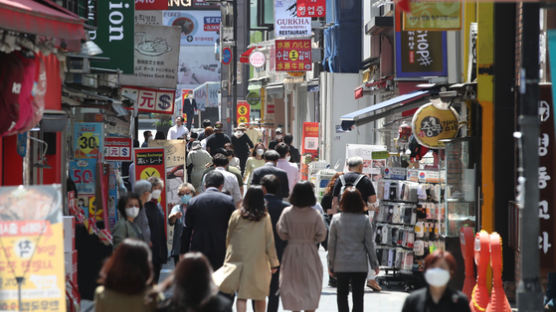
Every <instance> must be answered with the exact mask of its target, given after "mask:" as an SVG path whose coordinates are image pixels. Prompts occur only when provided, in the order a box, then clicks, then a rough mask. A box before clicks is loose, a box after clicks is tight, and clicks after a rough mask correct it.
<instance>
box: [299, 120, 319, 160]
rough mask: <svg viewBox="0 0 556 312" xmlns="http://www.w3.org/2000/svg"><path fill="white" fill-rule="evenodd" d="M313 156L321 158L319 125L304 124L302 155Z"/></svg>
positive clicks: (316, 123) (313, 123)
mask: <svg viewBox="0 0 556 312" xmlns="http://www.w3.org/2000/svg"><path fill="white" fill-rule="evenodd" d="M305 154H312V155H313V157H318V156H319V123H318V122H304V123H303V141H302V142H301V155H305Z"/></svg>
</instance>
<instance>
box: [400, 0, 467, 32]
mask: <svg viewBox="0 0 556 312" xmlns="http://www.w3.org/2000/svg"><path fill="white" fill-rule="evenodd" d="M409 6H410V8H411V9H410V11H409V12H404V13H403V29H404V30H428V31H442V30H460V29H461V23H462V14H461V13H462V12H461V11H462V4H461V2H459V1H457V2H410V4H409Z"/></svg>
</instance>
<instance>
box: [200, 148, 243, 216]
mask: <svg viewBox="0 0 556 312" xmlns="http://www.w3.org/2000/svg"><path fill="white" fill-rule="evenodd" d="M212 163H213V164H214V167H215V168H214V171H218V172H220V173H222V175H223V176H224V187H223V191H224V192H228V193H230V195H232V198H233V199H234V204H235V205H236V207H238V208H239V207H240V206H241V191H240V188H239V183H238V181H237V178H236V176H235V175H234V174H233V173H231V172H229V171H228V170H227V169H226V168H227V167H228V158H227V157H226V156H225V155H224V154H220V153H218V154H215V155H214V156H213V158H212ZM207 175H208V173H207V174H206V175H205V178H206V176H207ZM204 184H205V183H204Z"/></svg>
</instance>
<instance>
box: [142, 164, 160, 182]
mask: <svg viewBox="0 0 556 312" xmlns="http://www.w3.org/2000/svg"><path fill="white" fill-rule="evenodd" d="M150 177H157V178H160V172H158V170H156V168H153V167H148V168H145V169H143V171H141V180H148V179H149V178H150Z"/></svg>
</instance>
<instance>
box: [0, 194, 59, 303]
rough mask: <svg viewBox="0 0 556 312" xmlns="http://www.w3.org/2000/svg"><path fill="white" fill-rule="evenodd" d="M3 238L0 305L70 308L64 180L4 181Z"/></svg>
mask: <svg viewBox="0 0 556 312" xmlns="http://www.w3.org/2000/svg"><path fill="white" fill-rule="evenodd" d="M0 243H1V244H0V246H1V247H2V249H3V251H2V252H0V264H1V265H2V268H1V269H0V310H2V311H32V310H37V311H38V310H41V311H65V310H66V277H65V274H64V233H63V223H62V194H61V186H60V185H57V184H56V185H40V186H38V185H37V186H14V187H1V188H0ZM16 278H23V283H22V285H21V304H22V305H21V306H18V283H17V281H16Z"/></svg>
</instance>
